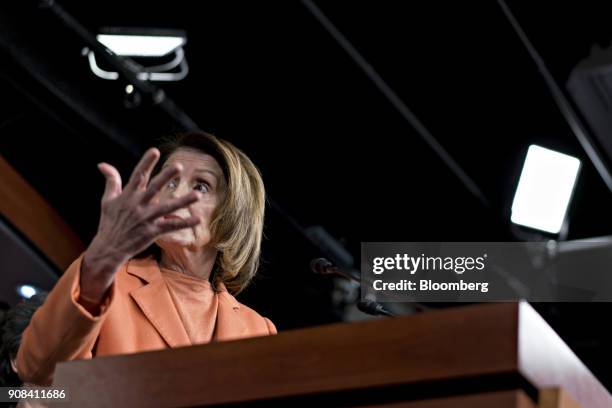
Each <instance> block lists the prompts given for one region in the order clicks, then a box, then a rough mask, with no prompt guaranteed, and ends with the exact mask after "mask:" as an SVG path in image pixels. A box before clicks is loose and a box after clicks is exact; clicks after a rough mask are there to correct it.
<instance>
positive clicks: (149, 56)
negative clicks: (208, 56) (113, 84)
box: [83, 27, 189, 81]
mask: <svg viewBox="0 0 612 408" xmlns="http://www.w3.org/2000/svg"><path fill="white" fill-rule="evenodd" d="M96 39H97V40H98V41H99V42H100V43H101V44H102V45H104V46H105V47H106V48H107V49H108V50H110V51H111V52H112V53H113V54H115V55H117V56H119V57H122V58H128V59H130V62H131V64H130V65H131V66H132V67H134V68H135V69H137V70H138V72H136V77H137V78H138V79H140V80H143V81H180V80H181V79H183V78H185V77H186V76H187V74H188V72H189V66H188V65H187V61H186V59H185V52H184V50H183V47H184V46H185V44H186V43H187V35H186V34H185V32H184V31H183V30H168V29H156V28H125V27H105V28H103V29H101V30H100V34H98V35H97V36H96ZM83 54H84V55H86V56H87V59H88V61H89V67H90V69H91V71H92V72H93V73H94V74H95V75H96V76H98V77H99V78H102V79H106V80H117V79H119V73H117V72H114V71H107V70H104V69H102V68H101V67H100V66H99V64H98V62H97V60H96V55H95V53H94V52H93V51H92V50H90V49H89V48H85V49H84V50H83ZM170 57H171V59H170V60H168V59H169V58H170ZM162 60H163V62H162ZM151 64H153V65H151Z"/></svg>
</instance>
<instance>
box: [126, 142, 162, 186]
mask: <svg viewBox="0 0 612 408" xmlns="http://www.w3.org/2000/svg"><path fill="white" fill-rule="evenodd" d="M159 156H160V153H159V150H157V149H156V148H155V147H152V148H150V149H149V150H147V151H146V152H145V154H144V155H143V156H142V158H141V159H140V161H139V162H138V164H137V165H136V167H134V171H132V175H131V176H130V180H129V181H128V183H127V184H126V186H125V188H126V189H128V188H129V189H130V190H136V189H144V188H146V187H147V184H149V178H150V177H151V172H152V171H153V168H154V167H155V164H156V163H157V161H158V160H159Z"/></svg>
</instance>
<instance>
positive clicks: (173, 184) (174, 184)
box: [166, 179, 178, 190]
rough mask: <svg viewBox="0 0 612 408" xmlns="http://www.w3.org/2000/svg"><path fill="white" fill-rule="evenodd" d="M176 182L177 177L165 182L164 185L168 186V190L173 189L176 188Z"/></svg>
mask: <svg viewBox="0 0 612 408" xmlns="http://www.w3.org/2000/svg"><path fill="white" fill-rule="evenodd" d="M177 184H178V180H177V179H172V180H170V181H169V182H168V184H166V187H168V188H169V189H170V190H174V189H175V188H176V186H177Z"/></svg>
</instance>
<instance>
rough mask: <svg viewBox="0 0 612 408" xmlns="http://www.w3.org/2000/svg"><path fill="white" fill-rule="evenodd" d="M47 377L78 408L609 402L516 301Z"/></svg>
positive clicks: (595, 405)
mask: <svg viewBox="0 0 612 408" xmlns="http://www.w3.org/2000/svg"><path fill="white" fill-rule="evenodd" d="M53 385H54V386H56V387H65V388H67V389H68V390H69V393H70V404H69V405H70V406H75V407H83V408H84V407H187V406H188V407H192V406H194V407H195V406H209V405H220V404H226V405H229V406H240V407H243V406H265V407H268V406H280V407H290V406H294V405H298V404H300V406H319V407H327V406H363V407H381V406H384V407H407V408H432V407H453V408H455V407H469V408H480V407H494V408H505V407H508V408H509V407H523V408H528V407H529V408H532V407H539V408H544V407H546V408H548V407H558V408H563V407H568V408H569V407H582V408H603V407H612V397H611V396H610V394H609V393H608V392H607V390H606V389H605V388H604V387H603V386H602V385H601V384H600V383H599V382H598V380H597V379H596V378H595V377H594V376H593V374H591V372H590V371H589V370H588V369H587V368H586V367H585V365H584V364H583V363H582V362H581V361H580V360H579V359H578V358H577V357H576V355H575V354H574V353H573V352H572V351H571V350H570V349H569V348H568V346H567V345H566V344H565V343H564V342H563V341H562V340H561V339H560V338H559V336H557V334H556V333H555V332H554V331H553V330H552V329H551V328H550V327H549V326H548V324H546V322H545V321H544V320H543V319H542V318H541V317H540V316H539V315H538V314H537V313H536V312H535V311H534V310H533V309H532V307H531V306H529V304H527V303H498V304H481V305H471V306H463V307H458V308H454V309H446V310H439V311H432V312H427V313H422V314H418V315H411V316H405V317H400V318H385V319H377V320H371V321H366V322H360V323H344V324H333V325H328V326H323V327H315V328H308V329H302V330H293V331H287V332H283V333H280V334H279V335H277V336H270V337H260V338H252V339H246V340H238V341H229V342H222V343H212V344H206V345H201V346H194V347H184V348H178V349H171V350H162V351H153V352H146V353H139V354H132V355H122V356H111V357H100V358H96V359H93V360H80V361H71V362H66V363H60V364H58V366H57V368H56V371H55V377H54V384H53ZM61 406H65V405H64V404H62V405H61Z"/></svg>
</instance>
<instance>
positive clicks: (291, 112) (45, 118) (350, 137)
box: [0, 0, 612, 375]
mask: <svg viewBox="0 0 612 408" xmlns="http://www.w3.org/2000/svg"><path fill="white" fill-rule="evenodd" d="M19 3H20V4H16V2H5V3H4V4H2V5H0V9H1V11H0V27H2V29H1V31H2V39H1V41H2V45H3V47H2V54H0V58H2V60H1V61H2V64H1V66H0V73H1V75H2V77H1V78H0V89H1V90H2V95H3V98H2V106H3V108H4V109H2V110H1V111H0V152H1V154H2V155H3V156H4V157H6V158H7V160H9V162H10V163H12V164H13V165H14V166H15V167H16V168H17V169H18V170H19V171H20V172H21V173H22V174H23V176H24V177H25V178H26V179H27V180H28V181H29V182H30V183H31V184H32V185H33V186H34V187H35V188H36V189H37V190H38V191H39V192H40V193H41V194H42V195H43V196H44V197H45V198H46V199H47V200H48V201H49V202H50V203H51V204H52V205H53V206H54V207H55V208H56V209H57V210H58V211H59V212H60V214H61V215H62V216H63V217H64V218H65V219H66V221H67V222H68V223H69V224H70V225H71V226H72V227H73V228H74V229H75V231H76V232H77V233H78V234H79V235H80V237H81V238H82V239H83V241H84V242H89V240H91V238H92V237H93V235H94V234H95V231H96V227H97V217H98V202H99V198H100V195H101V191H102V188H103V180H102V177H101V176H100V175H99V174H98V173H97V169H96V166H95V164H96V163H98V162H99V161H108V162H110V163H113V164H116V165H117V166H118V167H119V168H120V170H121V171H122V174H124V176H125V177H127V176H128V175H129V172H130V170H131V168H132V166H133V165H134V163H135V161H136V157H135V155H134V153H133V151H136V152H138V153H141V152H142V151H144V148H145V147H146V146H149V145H151V144H152V143H154V140H155V138H157V137H159V136H163V135H165V134H168V133H171V132H173V131H177V130H179V127H178V125H177V124H176V122H174V121H173V120H172V119H171V118H170V117H169V116H167V115H166V114H165V113H164V112H163V111H161V110H160V109H159V107H156V106H151V104H148V103H146V102H145V103H144V104H143V106H141V107H140V108H138V109H126V108H125V107H124V102H123V101H124V87H125V85H126V82H123V81H104V80H101V79H98V78H96V77H94V75H93V74H92V73H91V72H90V70H89V67H88V65H87V62H86V60H85V58H84V57H82V56H81V49H82V48H83V47H84V46H85V45H86V44H85V43H84V42H83V40H82V39H80V38H79V37H78V36H77V35H76V34H75V33H74V32H72V31H71V30H69V29H67V28H66V27H65V26H64V25H63V24H61V23H60V21H59V20H58V19H57V18H56V17H55V16H54V15H52V14H51V13H50V12H49V11H48V10H45V9H40V8H38V7H37V6H36V4H37V2H35V1H22V2H19ZM59 3H60V4H61V5H62V6H63V7H64V9H65V10H66V11H67V12H68V13H70V14H71V15H72V16H73V17H75V19H76V20H77V21H78V22H80V23H81V24H83V25H84V26H85V27H86V28H87V29H88V30H90V31H91V32H92V33H95V32H97V30H98V29H99V28H100V27H102V26H129V27H163V28H179V29H183V30H185V31H186V32H187V36H188V43H187V46H186V48H185V51H186V55H187V60H188V62H189V65H190V69H191V71H190V74H189V76H188V77H187V78H186V79H185V80H183V81H181V82H178V83H168V84H163V85H161V87H162V88H163V89H164V91H165V92H166V94H167V95H168V96H169V97H170V98H172V99H173V100H174V102H175V103H176V104H177V105H178V106H179V107H180V108H181V109H183V110H184V111H185V112H186V113H187V114H188V115H189V116H190V117H191V118H192V119H193V120H194V121H195V122H196V123H197V124H198V125H199V126H200V127H201V128H202V129H204V130H207V131H209V132H212V133H214V134H216V135H217V136H220V137H223V138H227V139H229V140H230V141H232V142H234V143H235V144H236V145H237V146H239V147H240V148H242V149H243V150H245V151H246V152H247V154H249V155H250V156H251V157H252V158H253V160H254V161H255V162H256V164H257V165H258V166H259V167H260V169H261V170H262V173H263V176H264V180H265V182H266V186H267V189H268V192H269V194H270V196H271V197H272V198H273V200H274V201H275V202H277V203H278V204H279V205H280V207H282V209H283V211H284V212H286V213H287V214H290V215H291V216H292V217H293V218H295V219H296V220H297V221H298V222H299V223H300V224H302V225H304V226H310V225H322V226H324V227H325V228H326V229H327V231H329V232H330V233H331V234H332V235H333V236H335V237H336V238H338V239H339V240H340V241H341V242H342V243H343V244H344V245H345V246H346V247H347V248H348V249H349V250H350V251H351V253H352V254H353V255H354V256H355V258H358V257H359V248H360V247H359V245H360V243H361V242H364V241H507V240H514V239H516V238H515V237H514V236H513V235H512V233H511V230H510V228H509V206H510V203H511V200H512V195H513V192H514V188H515V187H516V182H517V180H518V175H519V172H520V168H521V166H522V161H523V159H524V155H525V153H526V149H527V147H528V146H529V144H532V143H536V144H540V145H543V146H545V147H549V148H552V149H555V150H559V151H562V152H564V153H567V154H570V155H573V156H576V157H579V158H580V159H581V160H582V161H583V164H584V166H583V169H582V172H581V174H580V178H579V181H578V185H577V189H576V192H575V195H574V199H573V202H572V204H571V208H570V229H569V236H568V238H569V239H577V238H585V237H595V236H602V235H609V234H612V218H611V217H609V216H608V215H609V209H610V208H612V195H611V194H610V192H609V191H608V190H607V188H606V187H605V185H604V183H603V182H602V181H601V179H600V178H599V176H598V174H597V172H596V171H595V169H594V168H593V166H592V165H591V164H590V162H589V161H588V159H587V157H586V155H585V154H584V151H583V150H582V149H581V147H580V145H579V143H578V142H577V140H576V138H575V136H574V135H573V133H572V132H571V130H570V128H569V127H568V125H567V123H566V121H565V120H564V117H563V116H562V115H561V114H560V112H559V110H558V109H557V107H556V105H555V103H554V101H553V99H552V98H551V97H550V93H549V91H548V89H547V87H546V86H545V83H544V81H543V80H542V78H541V76H540V74H539V73H538V71H537V69H536V67H535V65H534V64H533V62H532V61H531V59H530V58H529V55H528V54H527V52H526V51H525V49H524V47H523V46H522V44H521V43H520V41H519V40H518V37H517V36H516V35H515V33H514V32H513V30H512V28H511V26H510V25H509V24H508V22H507V20H506V19H505V17H504V15H503V14H502V12H501V10H500V8H499V6H498V4H497V2H496V1H493V0H489V1H476V2H452V1H446V2H440V1H429V2H375V1H353V2H348V1H346V2H325V3H323V2H319V3H320V4H319V6H320V7H321V9H322V11H323V12H324V13H325V14H326V15H327V17H328V18H329V19H330V20H331V21H332V22H333V23H334V24H335V25H336V26H337V28H338V29H339V30H340V31H341V32H343V33H344V35H345V36H346V37H347V38H348V39H349V41H351V42H352V43H353V45H354V46H355V47H356V48H357V49H358V50H359V51H360V52H361V53H362V55H363V56H364V57H365V58H366V59H367V60H368V61H369V63H370V64H371V65H372V66H373V67H374V68H375V69H376V70H377V71H378V73H379V74H380V75H381V76H382V78H384V80H385V81H386V82H387V83H388V85H389V86H390V87H391V88H392V89H393V90H394V91H395V93H396V94H397V95H398V96H399V98H400V99H401V100H402V101H403V102H404V103H405V104H406V105H407V106H408V107H409V108H410V109H411V110H412V111H413V113H414V114H415V115H416V116H417V117H418V118H419V119H420V120H421V121H422V122H423V123H424V125H425V126H426V127H427V128H428V129H429V130H430V132H431V133H432V134H433V136H434V137H435V138H436V139H437V140H438V141H439V142H440V143H441V144H442V145H443V146H444V147H445V148H446V149H447V150H448V152H449V153H450V154H451V155H452V157H454V159H455V160H456V161H457V162H458V163H459V165H460V166H461V167H462V168H463V169H464V170H465V171H466V172H467V174H468V175H469V176H470V177H471V178H472V179H473V180H474V181H475V182H476V183H477V185H478V186H479V187H480V189H481V190H482V191H483V192H484V194H485V196H486V197H487V199H488V201H489V203H490V204H489V206H485V205H483V204H482V203H481V202H480V201H479V200H477V199H476V198H475V197H474V196H473V195H472V194H471V193H470V192H469V191H468V190H467V189H466V188H465V186H464V185H463V184H462V183H461V182H460V181H459V179H458V178H457V177H456V176H455V175H454V174H453V173H452V172H451V171H450V170H449V169H448V167H446V166H445V164H444V162H443V161H441V160H440V158H439V157H438V156H437V155H436V154H434V152H433V151H432V150H431V149H430V148H429V147H428V146H427V145H426V144H425V143H424V142H423V140H422V139H421V138H420V137H419V135H418V133H417V132H415V130H414V128H413V127H412V126H411V125H410V124H409V123H408V122H407V121H406V120H405V119H404V118H403V117H402V116H401V115H400V114H399V113H398V112H397V111H396V110H395V109H394V108H393V106H392V105H391V104H390V103H389V101H388V100H387V99H386V98H385V97H384V96H383V95H382V94H381V92H380V91H379V90H378V89H377V88H376V86H374V84H373V83H372V82H371V81H370V80H369V79H368V77H367V76H366V75H365V74H364V73H363V71H361V70H360V69H359V67H358V66H357V65H356V64H355V63H354V62H353V61H352V60H351V58H350V57H349V56H348V55H347V54H346V53H345V52H344V51H343V50H342V48H341V47H340V46H339V45H338V44H337V43H336V42H335V41H334V39H333V38H332V37H331V36H330V35H329V34H328V33H327V32H326V31H325V30H324V29H323V27H322V26H321V25H320V24H319V22H318V21H317V20H316V19H315V18H314V17H313V16H312V15H311V14H310V13H309V11H308V10H307V8H306V7H305V6H304V5H303V4H302V3H301V2H299V1H269V2H247V1H215V2H212V1H207V2H193V1H189V2H188V1H174V2H171V3H168V2H159V4H156V3H154V2H145V1H130V2H126V1H121V2H120V1H104V2H83V1H81V2H76V1H74V2H68V1H66V2H59ZM508 4H509V6H510V7H511V9H512V10H513V11H514V12H515V14H516V16H517V18H518V20H519V21H520V22H521V24H522V25H523V28H524V29H525V31H526V32H527V34H528V35H529V37H530V38H531V40H532V41H533V43H534V45H535V46H536V47H537V49H538V50H539V51H540V53H541V54H542V56H543V57H544V59H545V61H546V62H547V64H548V66H549V68H550V69H551V72H552V73H553V75H554V77H555V78H556V80H557V81H558V83H559V84H560V85H561V86H562V87H563V88H564V87H565V83H566V81H567V77H568V74H569V72H570V71H571V69H572V68H573V67H574V66H575V65H576V64H577V63H578V62H579V61H580V60H581V59H583V58H585V57H587V56H588V54H589V51H590V48H591V45H592V44H594V43H599V44H602V45H604V46H607V45H608V44H609V42H610V40H611V39H612V25H610V24H609V21H608V19H607V18H606V17H607V15H608V14H607V13H606V10H605V9H604V6H603V4H601V2H592V3H585V2H583V1H580V2H578V1H573V2H564V3H560V2H552V1H539V2H528V1H508ZM266 236H267V239H266V242H265V248H264V265H263V270H262V274H261V278H260V279H259V280H258V281H257V283H256V284H255V285H254V286H253V287H252V288H251V290H249V291H247V293H245V295H244V300H245V302H247V303H251V304H255V305H257V308H258V309H259V310H262V312H263V314H266V315H269V316H271V317H272V319H273V320H275V321H276V322H277V324H278V326H279V327H280V328H281V329H288V328H293V327H301V326H307V325H314V324H321V323H325V322H330V321H334V320H337V319H339V318H340V317H339V316H338V315H337V313H336V312H334V311H333V309H332V307H331V300H330V296H329V292H330V290H331V287H332V283H331V282H330V281H329V280H325V279H321V278H318V277H316V276H313V275H312V274H311V273H310V272H309V271H308V261H309V260H310V258H312V257H314V256H317V255H318V253H317V251H316V249H315V248H313V247H312V246H310V245H309V244H308V243H307V242H306V241H305V240H304V239H303V237H301V236H300V235H299V234H298V233H297V232H296V231H295V229H294V228H292V226H291V224H290V223H288V222H287V219H286V218H283V217H282V216H280V215H279V212H278V211H274V210H273V209H271V208H270V209H269V211H268V223H267V229H266ZM576 307H577V306H576ZM600 307H604V306H600ZM587 312H588V313H590V311H587ZM564 313H566V315H564V316H568V319H570V320H571V319H572V318H574V320H572V321H576V320H580V319H579V318H577V317H576V316H581V314H582V313H583V309H576V308H572V311H565V312H564ZM552 319H553V320H554V316H553V318H552ZM591 322H592V321H591ZM557 323H558V327H557V329H558V330H560V331H561V332H563V330H565V329H566V327H565V326H563V325H561V324H560V323H559V322H557ZM572 324H574V323H572ZM577 324H578V323H576V325H577ZM576 325H571V327H570V326H568V327H570V328H575V327H578V326H576ZM567 330H568V332H569V331H570V329H569V328H568V329H567ZM589 330H590V331H589ZM594 330H595V329H593V328H590V329H588V330H587V332H589V333H591V334H590V335H589V336H590V337H588V336H587V335H585V336H586V337H588V338H587V339H586V340H585V341H598V342H600V343H601V342H602V341H603V340H602V339H606V338H609V337H604V336H608V334H607V333H601V332H597V333H595V332H594ZM593 333H594V334H593ZM570 336H571V335H570ZM593 339H595V340H593ZM574 340H575V344H574V345H576V344H579V342H580V341H582V338H574ZM598 344H599V343H598ZM576 347H578V346H576ZM585 353H586V352H585ZM584 355H586V354H584ZM602 375H603V374H602Z"/></svg>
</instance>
